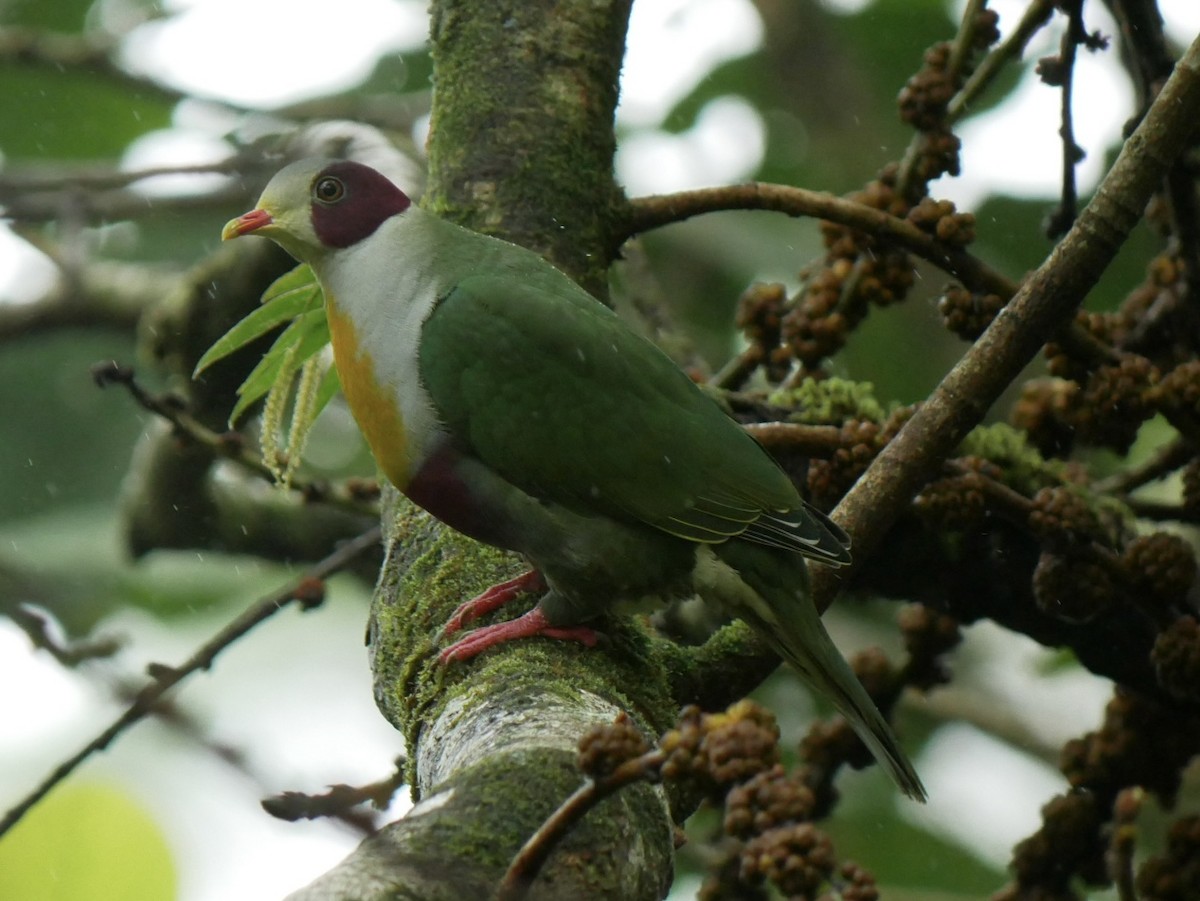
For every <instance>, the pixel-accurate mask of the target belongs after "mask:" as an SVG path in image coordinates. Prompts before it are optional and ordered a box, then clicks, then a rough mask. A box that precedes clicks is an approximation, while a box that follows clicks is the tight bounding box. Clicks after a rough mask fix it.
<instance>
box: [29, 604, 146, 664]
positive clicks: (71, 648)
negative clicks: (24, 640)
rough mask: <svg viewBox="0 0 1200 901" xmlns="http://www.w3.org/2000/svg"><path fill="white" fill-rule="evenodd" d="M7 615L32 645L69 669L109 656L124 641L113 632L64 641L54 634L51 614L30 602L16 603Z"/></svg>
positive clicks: (54, 627)
mask: <svg viewBox="0 0 1200 901" xmlns="http://www.w3.org/2000/svg"><path fill="white" fill-rule="evenodd" d="M8 618H9V619H11V620H12V621H13V622H14V623H15V624H16V625H17V626H18V627H19V628H20V629H21V631H22V632H24V633H25V634H26V635H27V636H28V637H29V640H30V641H31V642H33V646H34V647H35V648H41V649H42V650H43V651H45V652H46V653H48V654H49V655H50V656H51V657H53V658H54V659H55V660H57V661H58V662H59V663H61V664H62V665H63V666H65V667H67V668H68V669H74V668H75V667H77V666H79V664H81V663H83V662H84V661H86V660H95V659H97V658H102V657H111V656H112V655H113V654H115V653H117V651H119V650H121V646H122V644H123V642H122V641H121V639H119V638H117V637H116V636H113V635H101V636H99V637H89V638H84V639H80V640H78V641H69V640H63V639H61V638H59V637H58V636H57V635H55V634H54V633H55V631H56V626H55V624H54V623H53V622H52V620H51V618H50V616H49V615H47V614H45V613H43V612H42V611H41V610H38V609H37V608H36V607H33V606H32V605H30V604H18V605H17V606H16V607H15V608H14V609H13V610H11V611H9V612H8Z"/></svg>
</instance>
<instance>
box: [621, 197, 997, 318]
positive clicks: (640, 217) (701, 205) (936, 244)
mask: <svg viewBox="0 0 1200 901" xmlns="http://www.w3.org/2000/svg"><path fill="white" fill-rule="evenodd" d="M719 210H772V211H774V212H778V213H786V214H787V215H789V216H795V217H811V218H814V219H825V220H828V221H829V222H836V223H838V224H839V225H845V226H848V227H850V228H856V229H859V230H860V231H864V232H867V233H868V234H871V235H873V236H874V237H877V238H879V239H881V240H884V241H889V242H891V243H893V244H895V245H896V246H898V247H902V248H904V249H905V250H908V251H911V252H912V253H914V254H916V255H917V256H919V257H921V258H922V259H924V260H927V261H928V262H930V263H932V264H933V265H934V266H937V267H938V268H939V269H942V270H944V271H946V272H948V273H950V274H951V275H953V276H954V277H955V278H957V279H959V281H961V282H962V283H963V284H964V285H966V286H967V287H969V288H971V290H973V291H980V292H983V293H988V294H999V295H1000V296H1001V297H1011V296H1012V295H1013V294H1014V293H1015V291H1016V287H1017V286H1016V284H1015V283H1014V282H1013V281H1012V280H1011V279H1009V278H1008V277H1007V276H1005V275H1003V274H1002V273H1000V272H997V271H996V270H995V269H992V268H991V267H990V266H988V265H987V264H986V263H984V262H983V261H982V260H980V259H979V258H978V257H975V256H972V255H971V254H969V253H967V252H966V251H964V250H961V249H959V248H957V247H951V246H949V245H947V244H944V243H942V242H941V241H939V240H937V238H935V237H934V236H933V235H931V234H929V233H928V232H925V231H922V230H921V229H920V228H918V227H917V226H916V225H914V224H913V223H911V222H909V221H908V220H907V219H900V218H898V217H896V216H890V215H888V214H887V213H885V212H883V211H882V210H877V209H875V208H874V207H869V206H867V205H865V204H862V203H856V202H855V201H853V200H847V199H846V198H844V197H838V196H836V195H834V194H829V193H827V192H824V191H810V190H807V189H805V188H796V187H792V186H791V185H777V184H771V183H768V182H750V183H748V184H742V185H728V186H723V187H716V188H699V189H697V190H694V191H680V192H679V193H676V194H658V195H653V196H649V197H639V198H636V199H634V200H631V201H629V206H628V210H627V212H626V227H625V229H624V234H623V236H622V237H623V238H628V237H632V236H633V235H636V234H640V233H642V232H646V231H649V230H651V229H654V228H659V227H661V226H663V225H667V224H669V223H672V222H681V221H683V220H684V219H689V218H691V217H692V216H698V215H700V214H702V213H712V212H717V211H719Z"/></svg>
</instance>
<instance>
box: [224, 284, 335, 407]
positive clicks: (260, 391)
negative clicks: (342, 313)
mask: <svg viewBox="0 0 1200 901" xmlns="http://www.w3.org/2000/svg"><path fill="white" fill-rule="evenodd" d="M328 343H329V321H328V320H327V319H326V318H325V310H324V308H323V307H317V308H316V309H315V310H309V311H308V312H306V313H301V314H300V315H299V316H297V317H296V318H295V319H294V320H293V321H292V324H291V325H289V326H288V327H287V328H285V329H284V330H283V332H282V333H281V334H280V336H279V337H278V338H276V339H275V343H274V344H273V345H271V349H270V350H268V351H267V352H266V353H265V354H264V355H263V358H262V359H261V360H260V361H259V363H258V365H257V366H255V367H254V370H253V371H252V372H251V373H250V374H249V375H248V376H246V380H245V381H244V382H242V385H241V387H240V388H238V402H237V404H236V405H235V406H234V408H233V412H232V413H230V414H229V424H230V426H232V425H233V424H234V423H235V422H236V421H237V420H238V418H239V417H240V416H241V415H242V414H243V413H244V412H245V411H246V409H247V408H248V407H249V406H250V405H251V404H252V403H254V402H255V401H256V400H258V399H259V398H260V397H262V396H263V395H264V394H266V393H267V392H268V391H270V390H271V386H272V385H273V384H275V382H276V380H277V379H279V378H281V377H282V376H284V375H285V374H286V373H284V371H283V370H284V367H285V366H287V367H288V369H289V370H291V369H295V368H298V367H299V366H300V365H302V364H303V363H304V361H305V360H307V359H308V358H309V357H311V356H312V355H313V354H315V353H317V352H318V351H320V350H321V349H322V348H323V347H324V346H325V345H326V344H328ZM293 345H294V346H295V348H296V350H295V353H293V354H289V353H288V350H289V348H291V347H292V346H293Z"/></svg>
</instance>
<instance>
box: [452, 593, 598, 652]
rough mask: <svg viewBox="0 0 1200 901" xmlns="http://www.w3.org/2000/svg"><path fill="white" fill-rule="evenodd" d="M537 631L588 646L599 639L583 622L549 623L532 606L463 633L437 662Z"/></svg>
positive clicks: (543, 614) (526, 636)
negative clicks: (530, 608) (499, 621)
mask: <svg viewBox="0 0 1200 901" xmlns="http://www.w3.org/2000/svg"><path fill="white" fill-rule="evenodd" d="M537 635H541V636H544V637H545V638H555V639H558V640H559V641H577V642H579V643H580V644H583V645H586V646H587V647H589V648H590V647H595V645H596V643H597V642H598V641H599V640H600V636H599V633H597V632H596V630H595V629H592V628H589V627H587V626H553V625H551V624H550V621H549V620H548V619H546V614H545V613H543V612H542V610H541V608H540V607H534V608H533V609H532V610H530V611H529V612H528V613H526V614H524V615H523V616H518V617H517V618H516V619H510V620H508V621H507V622H503V623H496V624H495V625H491V626H484V627H482V628H480V629H476V630H474V631H473V632H471V633H470V634H469V635H465V636H463V637H462V638H460V639H459V640H458V641H456V642H454V644H452V645H450V646H449V647H448V648H445V649H443V650H442V652H441V653H440V654H438V663H440V664H442V665H445V664H448V663H453V662H455V661H456V660H470V659H471V658H472V657H474V656H476V655H477V654H481V653H483V652H484V651H486V650H487V649H488V648H491V647H495V646H496V645H498V644H504V643H505V642H508V641H514V640H516V639H518V638H532V637H534V636H537Z"/></svg>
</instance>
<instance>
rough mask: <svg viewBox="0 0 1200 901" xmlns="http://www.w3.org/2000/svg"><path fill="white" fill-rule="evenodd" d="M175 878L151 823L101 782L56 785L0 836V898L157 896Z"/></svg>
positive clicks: (171, 891)
mask: <svg viewBox="0 0 1200 901" xmlns="http://www.w3.org/2000/svg"><path fill="white" fill-rule="evenodd" d="M176 883H177V879H176V875H175V865H174V863H173V862H172V860H171V852H170V850H169V849H168V847H167V843H166V839H165V838H164V837H163V834H162V831H161V830H160V829H159V827H158V824H157V823H155V822H154V820H153V819H152V818H151V817H150V815H149V813H147V812H146V810H144V809H143V808H142V807H141V806H140V805H139V804H138V803H137V802H136V801H134V800H133V799H132V798H131V797H129V795H127V794H125V793H124V792H122V791H121V790H119V789H118V788H115V787H110V786H107V785H101V784H96V783H86V782H85V783H74V784H72V783H68V784H67V785H64V786H60V787H59V788H58V789H57V790H56V791H55V792H54V793H53V794H51V795H50V796H49V797H47V798H46V799H45V800H43V801H42V802H41V803H39V804H38V805H37V807H35V808H34V809H33V810H31V811H30V812H29V814H28V815H27V816H26V817H25V819H24V820H22V821H21V822H20V823H18V824H17V826H16V828H14V829H13V831H12V832H11V833H9V834H8V835H6V836H5V837H4V840H3V841H0V898H12V899H14V901H15V899H18V898H22V899H37V901H89V899H97V898H113V899H117V898H120V899H123V901H161V899H163V898H174V897H176V896H177V892H178V886H177V884H176Z"/></svg>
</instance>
